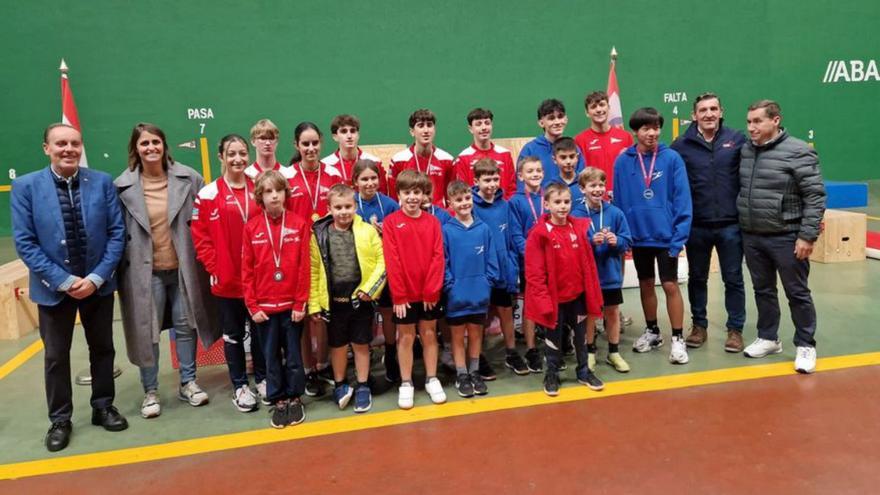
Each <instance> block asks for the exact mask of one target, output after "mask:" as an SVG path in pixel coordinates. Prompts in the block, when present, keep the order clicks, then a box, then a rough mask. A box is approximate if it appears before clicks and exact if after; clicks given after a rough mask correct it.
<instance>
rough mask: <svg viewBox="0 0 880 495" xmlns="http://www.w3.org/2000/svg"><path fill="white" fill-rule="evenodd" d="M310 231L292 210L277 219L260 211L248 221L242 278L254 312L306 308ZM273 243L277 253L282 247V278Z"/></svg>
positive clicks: (245, 230) (246, 303)
mask: <svg viewBox="0 0 880 495" xmlns="http://www.w3.org/2000/svg"><path fill="white" fill-rule="evenodd" d="M267 218H268V222H269V226H270V227H271V229H272V243H270V242H269V231H268V230H267V229H266V220H267ZM282 218H283V219H284V226H283V227H284V229H283V232H282V225H281V220H282ZM310 235H311V230H310V229H309V228H308V226H307V225H306V221H305V220H303V219H302V218H300V217H299V216H297V215H296V214H294V213H291V212H290V211H287V213H286V214H285V215H284V216H279V217H278V218H274V219H273V218H271V217H269V216H268V215H266V214H265V213H263V212H260V214H258V215H256V216H254V217H253V218H251V219H250V220H249V221H248V223H247V225H246V226H245V228H244V249H243V250H242V261H241V282H242V285H243V287H244V303H245V305H246V306H247V308H248V311H250V313H251V315H253V314H255V313H257V312H259V311H264V312H265V313H266V314H273V313H280V312H282V311H290V310H291V309H297V310H301V311H305V310H306V304H308V302H309V281H310V280H311V274H310V273H311V272H310V270H309V236H310ZM282 236H283V240H284V243H283V246H282V242H281V239H282ZM273 243H274V244H273ZM273 245H274V251H275V256H278V254H279V251H280V254H281V266H280V270H281V273H282V279H281V281H276V280H275V272H276V271H278V270H276V268H275V260H274V258H273V256H272V252H273V247H272V246H273ZM279 248H281V249H280V250H279Z"/></svg>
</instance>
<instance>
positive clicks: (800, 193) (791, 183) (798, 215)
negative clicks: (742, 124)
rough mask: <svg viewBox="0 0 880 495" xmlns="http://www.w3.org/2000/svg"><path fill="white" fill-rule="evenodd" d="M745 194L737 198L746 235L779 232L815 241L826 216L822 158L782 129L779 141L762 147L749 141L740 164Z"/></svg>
mask: <svg viewBox="0 0 880 495" xmlns="http://www.w3.org/2000/svg"><path fill="white" fill-rule="evenodd" d="M739 178H740V191H739V197H738V198H737V200H736V206H737V209H738V210H739V224H740V227H742V230H743V231H744V232H750V233H754V234H780V233H785V232H797V234H798V237H799V238H801V239H804V240H807V241H815V240H816V238H817V237H819V223H820V222H821V221H822V217H823V215H824V214H825V184H824V182H823V181H822V174H821V173H820V172H819V157H818V156H817V155H816V152H815V151H814V150H813V149H812V148H810V147H809V146H807V143H805V142H803V141H801V140H800V139H797V138H794V137H791V136H789V135H788V132H786V131H785V130H784V129H782V130H781V131H780V133H779V135H778V136H777V137H776V139H773V140H772V141H770V142H768V143H765V144H763V145H761V146H757V145H755V144H754V143H753V142H751V141H747V142H746V144H745V145H744V146H743V148H742V160H741V161H740V166H739Z"/></svg>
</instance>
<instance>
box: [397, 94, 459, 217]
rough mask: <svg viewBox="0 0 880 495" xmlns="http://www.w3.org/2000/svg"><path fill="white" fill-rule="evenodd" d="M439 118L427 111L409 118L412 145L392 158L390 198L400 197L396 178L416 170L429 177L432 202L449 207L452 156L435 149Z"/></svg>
mask: <svg viewBox="0 0 880 495" xmlns="http://www.w3.org/2000/svg"><path fill="white" fill-rule="evenodd" d="M436 123H437V117H436V116H435V115H434V112H432V111H430V110H428V109H421V110H416V111H415V112H413V113H412V115H410V116H409V133H410V135H411V136H412V137H413V141H414V142H413V145H412V146H410V147H409V148H407V149H405V150H403V151H401V152H399V153H397V154H396V155H394V156H393V157H392V158H391V166H390V167H389V170H388V195H389V196H391V197H392V198H394V197H396V196H397V186H396V182H397V176H398V175H400V173H401V172H402V171H404V170H415V171H417V172H419V173H422V174H425V175H426V176H428V179H429V180H430V181H431V184H433V186H434V192H433V195H432V196H431V202H432V203H434V204H435V205H437V206H445V204H446V194H445V193H446V186H447V185H448V184H449V183H450V182H451V181H452V179H453V176H454V167H453V165H452V162H453V158H452V155H450V154H449V153H447V152H445V151H443V150H442V149H440V148H438V147H436V146H434V137H435V135H436V133H437V129H436V127H435V126H436Z"/></svg>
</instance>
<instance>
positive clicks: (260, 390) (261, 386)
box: [257, 380, 272, 406]
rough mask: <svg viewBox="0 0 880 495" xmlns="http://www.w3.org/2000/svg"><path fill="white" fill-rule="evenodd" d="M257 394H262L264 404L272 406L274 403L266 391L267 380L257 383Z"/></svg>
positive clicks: (261, 398)
mask: <svg viewBox="0 0 880 495" xmlns="http://www.w3.org/2000/svg"><path fill="white" fill-rule="evenodd" d="M257 395H259V396H260V402H261V403H262V404H263V405H264V406H271V405H272V403H271V402H269V394H268V393H266V380H263V381H261V382H259V383H257Z"/></svg>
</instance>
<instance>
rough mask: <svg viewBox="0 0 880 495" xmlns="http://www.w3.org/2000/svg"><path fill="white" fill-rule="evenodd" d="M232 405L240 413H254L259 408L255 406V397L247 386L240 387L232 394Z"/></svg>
mask: <svg viewBox="0 0 880 495" xmlns="http://www.w3.org/2000/svg"><path fill="white" fill-rule="evenodd" d="M232 404H233V405H235V408H236V409H238V410H239V411H241V412H252V411H256V410H257V408H258V407H260V406H258V405H257V396H256V395H254V392H253V391H252V390H251V388H250V387H248V386H247V385H242V386H240V387H238V388H237V389H235V390H234V391H233V392H232Z"/></svg>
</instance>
